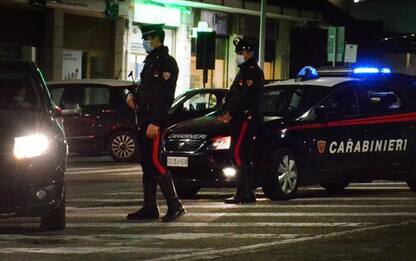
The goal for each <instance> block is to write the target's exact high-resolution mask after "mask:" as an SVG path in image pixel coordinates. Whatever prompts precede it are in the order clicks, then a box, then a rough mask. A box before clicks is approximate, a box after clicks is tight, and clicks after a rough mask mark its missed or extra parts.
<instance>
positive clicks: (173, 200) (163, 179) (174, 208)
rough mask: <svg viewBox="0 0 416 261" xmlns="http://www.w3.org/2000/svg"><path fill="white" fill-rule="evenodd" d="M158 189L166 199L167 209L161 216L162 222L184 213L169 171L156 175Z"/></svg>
mask: <svg viewBox="0 0 416 261" xmlns="http://www.w3.org/2000/svg"><path fill="white" fill-rule="evenodd" d="M157 182H158V183H159V186H160V189H161V190H162V193H163V195H164V196H165V199H166V201H167V205H168V211H167V213H166V215H165V216H164V217H163V218H162V220H163V222H170V221H173V220H175V219H177V218H178V217H181V216H183V215H185V213H186V211H185V208H184V207H183V206H182V204H181V202H180V200H179V198H178V195H177V194H176V190H175V185H174V184H173V181H172V177H171V176H170V174H169V173H166V174H164V175H160V176H159V177H157Z"/></svg>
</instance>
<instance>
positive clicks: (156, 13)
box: [134, 2, 181, 27]
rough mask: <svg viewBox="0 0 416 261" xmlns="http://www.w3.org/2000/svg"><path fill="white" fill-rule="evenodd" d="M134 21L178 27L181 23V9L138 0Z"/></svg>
mask: <svg viewBox="0 0 416 261" xmlns="http://www.w3.org/2000/svg"><path fill="white" fill-rule="evenodd" d="M134 21H135V22H139V23H146V24H165V25H167V26H174V27H178V26H180V25H181V9H180V8H173V7H163V6H158V5H152V4H146V3H144V2H143V3H140V2H136V3H135V4H134Z"/></svg>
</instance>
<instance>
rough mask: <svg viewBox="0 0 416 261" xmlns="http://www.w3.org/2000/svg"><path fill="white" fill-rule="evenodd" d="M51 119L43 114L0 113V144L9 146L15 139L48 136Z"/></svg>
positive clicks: (22, 112)
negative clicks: (40, 135) (34, 135)
mask: <svg viewBox="0 0 416 261" xmlns="http://www.w3.org/2000/svg"><path fill="white" fill-rule="evenodd" d="M51 123H52V118H51V117H49V116H48V115H47V113H45V112H32V111H0V126H1V128H0V144H10V142H14V138H15V137H20V136H26V135H31V134H35V133H42V134H46V135H48V134H49V132H50V131H52V129H51Z"/></svg>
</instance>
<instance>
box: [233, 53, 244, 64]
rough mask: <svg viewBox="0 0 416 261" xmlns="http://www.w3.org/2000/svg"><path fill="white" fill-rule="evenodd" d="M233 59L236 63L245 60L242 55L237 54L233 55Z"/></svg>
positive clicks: (241, 62)
mask: <svg viewBox="0 0 416 261" xmlns="http://www.w3.org/2000/svg"><path fill="white" fill-rule="evenodd" d="M235 61H236V62H237V64H238V65H242V64H243V63H244V62H245V61H246V60H244V55H242V54H237V56H236V57H235Z"/></svg>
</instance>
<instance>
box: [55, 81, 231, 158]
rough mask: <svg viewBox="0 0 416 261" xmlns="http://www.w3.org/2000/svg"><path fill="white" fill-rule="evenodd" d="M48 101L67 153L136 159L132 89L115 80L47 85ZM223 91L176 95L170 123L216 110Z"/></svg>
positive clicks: (127, 84)
mask: <svg viewBox="0 0 416 261" xmlns="http://www.w3.org/2000/svg"><path fill="white" fill-rule="evenodd" d="M48 87H49V89H50V92H51V95H52V99H53V101H54V102H55V104H57V105H58V106H59V107H61V108H62V114H63V117H64V126H65V133H66V136H67V139H68V143H69V149H70V152H71V153H76V154H81V155H98V154H102V153H108V154H109V155H110V156H111V157H112V158H113V159H114V160H116V161H134V160H136V159H137V157H138V145H137V126H136V123H135V116H134V112H133V111H132V110H131V109H129V108H128V106H127V104H126V96H127V94H128V93H129V92H130V91H132V90H133V88H134V85H133V83H132V82H129V81H119V80H108V79H101V80H72V81H62V82H50V83H49V84H48ZM225 93H226V90H225V89H197V90H191V91H188V92H186V93H184V94H182V95H180V96H179V97H178V98H177V99H175V102H174V103H173V106H172V108H171V110H170V112H169V113H170V114H171V117H170V118H171V123H172V124H173V123H177V122H180V121H183V120H187V119H191V118H194V117H199V116H203V115H205V114H207V113H209V112H212V111H214V110H216V109H217V108H218V106H219V105H220V104H221V102H222V99H223V98H224V96H225Z"/></svg>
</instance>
